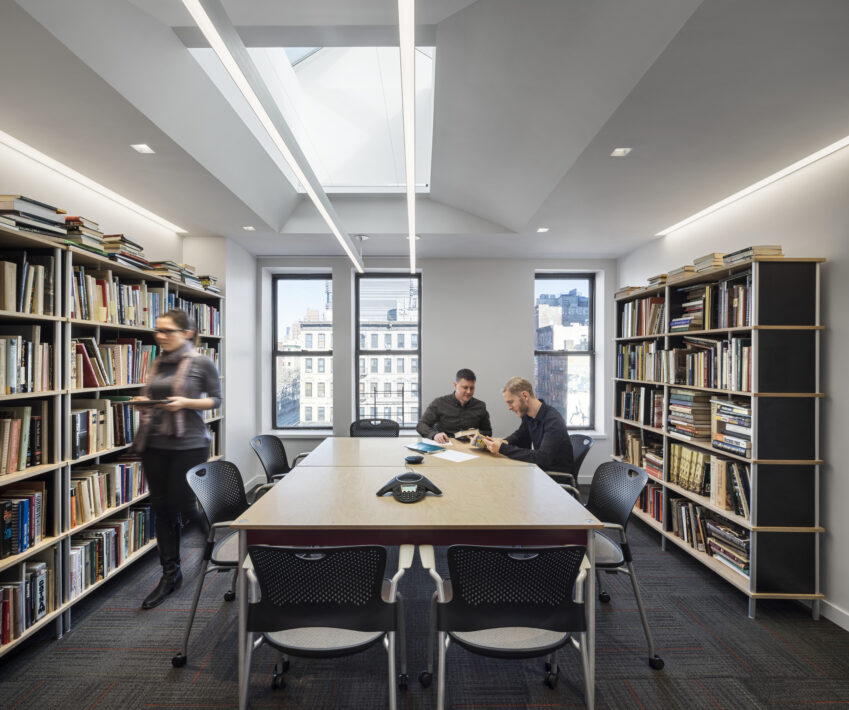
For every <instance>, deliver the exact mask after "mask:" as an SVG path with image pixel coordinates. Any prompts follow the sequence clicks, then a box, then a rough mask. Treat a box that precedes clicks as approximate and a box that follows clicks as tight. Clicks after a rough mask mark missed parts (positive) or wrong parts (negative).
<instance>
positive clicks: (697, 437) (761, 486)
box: [613, 257, 824, 618]
mask: <svg viewBox="0 0 849 710" xmlns="http://www.w3.org/2000/svg"><path fill="white" fill-rule="evenodd" d="M823 261H824V259H818V258H810V259H794V258H778V257H767V258H755V259H753V260H751V261H747V262H742V263H738V264H734V265H731V266H723V267H719V268H712V269H710V270H707V271H702V272H697V273H690V274H687V275H686V276H684V277H683V278H678V279H676V280H674V281H673V282H672V283H666V284H663V285H654V286H647V287H645V288H640V289H636V290H631V291H629V292H626V293H621V294H620V295H618V296H617V298H616V302H615V315H614V319H615V323H616V376H615V384H614V391H615V394H614V407H613V410H614V430H615V436H614V457H615V458H617V459H619V460H624V461H628V462H630V463H633V464H635V465H637V466H640V467H643V468H645V469H646V471H647V472H648V473H649V483H648V485H647V486H646V489H645V491H644V492H643V494H642V496H641V498H640V500H639V501H638V503H637V506H636V507H635V509H634V514H635V516H636V517H637V518H639V519H640V520H642V521H643V522H645V523H646V524H647V525H649V527H651V528H652V529H654V530H656V531H657V532H658V533H660V535H661V547H662V548H663V549H664V550H665V549H667V545H668V544H669V543H672V544H674V545H675V546H676V547H678V548H679V549H681V550H684V551H685V552H687V553H689V554H690V555H692V556H693V557H694V558H695V559H696V560H698V561H699V562H701V563H702V564H704V565H705V566H706V567H708V568H709V569H711V570H712V571H714V572H715V573H716V574H718V575H719V576H720V577H722V578H723V579H725V580H726V581H728V582H730V583H731V584H732V585H733V586H735V587H736V588H737V589H739V590H740V591H741V592H743V593H744V594H745V595H746V596H747V597H748V600H749V603H748V611H749V616H750V617H752V618H754V616H755V613H756V604H757V600H758V599H798V600H802V601H804V602H807V603H810V604H811V607H812V614H813V616H814V618H818V617H819V610H820V602H821V600H822V598H823V595H822V594H821V592H820V582H819V579H820V554H819V539H820V535H821V534H822V533H823V532H824V529H823V528H822V526H821V524H820V506H819V488H820V487H819V475H820V465H821V463H822V461H821V460H820V458H819V456H820V448H819V431H820V416H821V411H820V399H821V398H822V396H823V393H822V392H821V391H820V367H819V357H820V339H821V333H822V330H823V325H822V323H821V311H820V265H821V263H822V262H823Z"/></svg>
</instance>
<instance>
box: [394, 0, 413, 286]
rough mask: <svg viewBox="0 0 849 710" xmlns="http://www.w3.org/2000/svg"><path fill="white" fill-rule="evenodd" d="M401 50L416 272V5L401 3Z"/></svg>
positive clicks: (409, 221)
mask: <svg viewBox="0 0 849 710" xmlns="http://www.w3.org/2000/svg"><path fill="white" fill-rule="evenodd" d="M398 37H399V44H400V47H401V113H402V115H403V119H404V166H405V169H406V175H407V178H406V179H407V232H408V234H407V241H409V242H410V273H411V274H414V273H416V3H415V0H398Z"/></svg>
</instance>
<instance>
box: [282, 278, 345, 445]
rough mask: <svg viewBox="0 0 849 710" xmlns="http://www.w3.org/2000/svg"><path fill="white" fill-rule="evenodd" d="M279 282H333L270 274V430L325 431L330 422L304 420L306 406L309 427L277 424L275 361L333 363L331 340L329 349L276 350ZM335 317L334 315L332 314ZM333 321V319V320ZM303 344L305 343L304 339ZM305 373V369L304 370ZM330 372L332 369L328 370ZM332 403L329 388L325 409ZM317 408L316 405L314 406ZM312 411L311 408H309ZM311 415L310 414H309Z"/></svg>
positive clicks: (312, 372) (327, 279)
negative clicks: (323, 361)
mask: <svg viewBox="0 0 849 710" xmlns="http://www.w3.org/2000/svg"><path fill="white" fill-rule="evenodd" d="M280 281H330V282H331V283H332V282H333V274H332V273H330V272H328V273H309V274H294V273H293V274H288V273H287V274H272V276H271V337H272V341H271V428H272V429H273V430H275V431H291V432H296V431H311V430H325V429H327V428H328V426H333V425H332V423H330V422H324V423H323V424H321V425H319V424H317V423H316V421H315V420H314V419H312V418H310V419H309V420H307V419H306V405H304V406H305V409H304V424H306V422H307V421H309V422H310V425H308V426H307V425H301V426H278V424H277V359H278V358H279V357H293V358H296V359H299V358H306V357H309V358H310V359H311V358H317V357H326V358H329V359H330V362H331V363H332V362H333V348H332V343H333V338H332V337H331V338H330V343H331V348H330V349H329V350H328V349H324V350H318V349H310V350H306V349H304V350H302V351H299V352H293V351H289V350H278V349H277V344H278V342H279V338H278V335H279V333H278V330H277V320H278V318H277V291H278V287H277V284H278V283H279V282H280ZM334 316H335V313H334ZM334 320H335V319H334ZM334 320H331V321H330V324H329V325H330V332H331V335H332V333H333V328H334V327H335V326H334ZM304 342H305V343H306V338H304ZM304 372H306V369H305V370H304ZM330 372H332V368H331V370H330ZM309 374H313V375H314V374H317V373H316V372H315V370H313V369H311V370H310V373H309ZM332 402H333V387H330V401H329V402H328V404H327V407H328V408H329V407H331V406H332ZM316 406H317V405H316ZM310 409H312V406H311V407H310ZM310 414H312V412H310Z"/></svg>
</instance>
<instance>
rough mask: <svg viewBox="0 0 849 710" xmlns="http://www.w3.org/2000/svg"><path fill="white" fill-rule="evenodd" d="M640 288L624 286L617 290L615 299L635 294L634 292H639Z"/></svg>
mask: <svg viewBox="0 0 849 710" xmlns="http://www.w3.org/2000/svg"><path fill="white" fill-rule="evenodd" d="M639 290H640V286H622V287H621V288H619V289H617V290H616V292H615V293H614V294H613V296H614V298H619V297H620V296H627V295H628V294H629V293H633V292H634V291H639Z"/></svg>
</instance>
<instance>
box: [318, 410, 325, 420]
mask: <svg viewBox="0 0 849 710" xmlns="http://www.w3.org/2000/svg"><path fill="white" fill-rule="evenodd" d="M318 421H320V422H323V421H324V407H319V408H318Z"/></svg>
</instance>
